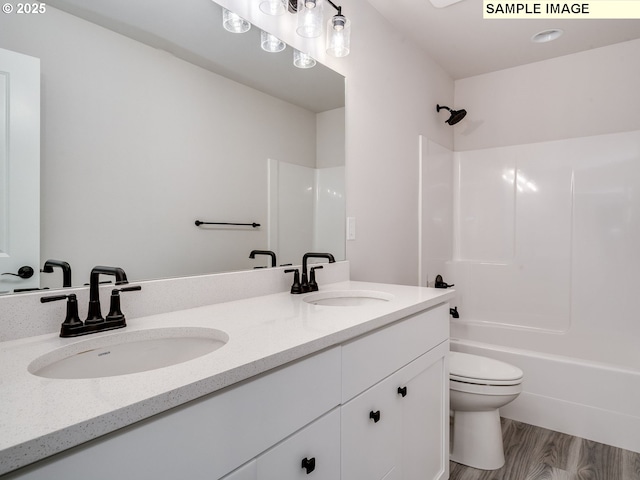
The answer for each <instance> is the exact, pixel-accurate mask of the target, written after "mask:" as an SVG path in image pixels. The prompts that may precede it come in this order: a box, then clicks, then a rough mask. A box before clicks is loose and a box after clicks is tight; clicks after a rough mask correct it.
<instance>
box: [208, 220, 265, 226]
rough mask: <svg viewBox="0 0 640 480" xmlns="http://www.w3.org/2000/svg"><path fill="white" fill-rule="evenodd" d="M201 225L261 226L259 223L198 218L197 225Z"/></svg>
mask: <svg viewBox="0 0 640 480" xmlns="http://www.w3.org/2000/svg"><path fill="white" fill-rule="evenodd" d="M200 225H238V226H241V227H253V228H257V227H259V226H260V224H259V223H255V222H253V223H228V222H201V221H200V220H196V227H199V226H200Z"/></svg>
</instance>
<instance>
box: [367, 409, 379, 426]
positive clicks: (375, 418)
mask: <svg viewBox="0 0 640 480" xmlns="http://www.w3.org/2000/svg"><path fill="white" fill-rule="evenodd" d="M369 418H370V419H371V420H373V423H378V422H379V421H380V410H378V411H377V412H374V411H373V410H371V411H370V412H369Z"/></svg>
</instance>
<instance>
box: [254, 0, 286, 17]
mask: <svg viewBox="0 0 640 480" xmlns="http://www.w3.org/2000/svg"><path fill="white" fill-rule="evenodd" d="M286 2H287V0H263V1H262V2H260V11H261V12H262V13H266V14H267V15H282V14H283V13H284V12H286V11H287V5H286Z"/></svg>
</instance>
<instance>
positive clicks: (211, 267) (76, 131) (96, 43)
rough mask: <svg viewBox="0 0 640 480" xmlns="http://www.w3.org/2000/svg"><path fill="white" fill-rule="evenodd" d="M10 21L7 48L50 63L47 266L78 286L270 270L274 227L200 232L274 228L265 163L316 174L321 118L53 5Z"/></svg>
mask: <svg viewBox="0 0 640 480" xmlns="http://www.w3.org/2000/svg"><path fill="white" fill-rule="evenodd" d="M9 17H10V18H9ZM27 17H28V18H27ZM0 20H2V23H1V26H0V30H2V37H1V38H0V46H1V47H2V48H6V49H9V50H14V51H18V52H21V53H25V54H28V55H32V56H35V57H38V58H40V59H41V72H42V188H41V190H42V212H41V213H42V246H43V247H42V257H43V259H46V258H58V259H62V260H67V261H69V262H70V263H71V265H72V268H73V272H74V283H75V284H80V283H82V282H84V281H87V280H88V274H89V271H90V269H91V268H92V267H93V266H95V265H99V264H106V265H120V266H123V267H126V270H127V273H128V275H129V276H130V278H133V279H144V278H160V277H165V276H167V275H168V272H169V271H172V272H173V275H180V274H187V273H189V274H194V273H206V272H211V271H224V270H237V269H238V268H240V267H239V265H243V264H244V266H245V268H251V267H252V266H253V265H259V264H261V263H258V262H257V261H254V260H249V259H248V254H249V252H250V251H251V250H252V249H254V248H266V246H267V231H266V229H260V230H253V229H246V228H245V229H226V230H217V231H211V230H209V231H207V230H206V229H205V228H200V229H198V228H196V227H195V226H194V225H193V222H194V221H195V220H196V219H200V220H205V221H222V222H245V221H248V222H254V221H255V222H258V223H262V224H265V222H266V220H267V162H266V159H267V158H269V157H271V158H278V159H280V160H283V161H287V162H290V163H296V164H302V165H308V166H310V167H314V166H315V156H316V142H315V135H316V119H315V114H313V113H312V112H309V111H307V110H304V109H301V108H299V107H296V106H293V105H291V104H288V103H286V102H283V101H281V100H278V99H276V98H273V97H270V96H268V95H265V94H262V93H260V92H258V91H256V90H252V89H250V88H247V87H245V86H242V85H240V84H237V83H234V82H231V81H229V80H227V79H225V78H223V77H220V76H218V75H215V74H213V73H211V72H208V71H206V70H203V69H201V68H199V67H196V66H194V65H191V64H189V63H186V62H184V61H181V60H179V59H177V58H175V57H173V56H171V55H169V54H167V53H164V52H162V51H161V50H157V49H154V48H150V47H148V46H145V45H143V44H141V43H138V42H135V41H132V40H130V39H128V38H126V37H123V36H121V35H118V34H115V33H112V32H110V31H108V30H106V29H103V28H101V27H98V26H95V25H93V24H91V23H89V22H86V21H83V20H80V19H78V18H76V17H73V16H71V15H68V14H66V13H63V12H61V11H59V10H56V9H54V8H47V13H46V14H45V15H38V16H36V15H32V16H20V15H11V16H9V15H3V16H2V18H0ZM247 132H253V133H252V136H251V138H247ZM282 132H286V134H287V141H286V142H284V141H282V137H281V134H282ZM247 173H249V175H247ZM132 192H135V193H132ZM239 192H242V195H241V197H239ZM239 198H241V199H242V201H238V200H239ZM118 232H119V233H118ZM106 236H109V237H110V238H113V240H112V241H111V243H110V245H109V248H104V247H103V246H101V245H103V244H102V243H101V240H102V239H103V238H105V237H106ZM149 238H153V241H151V242H150V241H149ZM71 240H72V241H71ZM184 245H189V248H184V247H183V246H184ZM149 258H152V259H154V261H153V262H149ZM242 262H244V263H242ZM52 277H53V276H52ZM85 277H86V278H85ZM59 281H60V279H59V278H56V279H55V283H54V284H53V285H59Z"/></svg>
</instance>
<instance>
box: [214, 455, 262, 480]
mask: <svg viewBox="0 0 640 480" xmlns="http://www.w3.org/2000/svg"><path fill="white" fill-rule="evenodd" d="M257 478H258V477H257V473H256V461H255V460H251V461H250V462H249V463H246V464H244V465H243V466H241V467H240V468H238V469H237V470H234V471H233V472H231V473H230V474H229V475H225V476H224V477H222V478H221V479H220V480H257Z"/></svg>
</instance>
